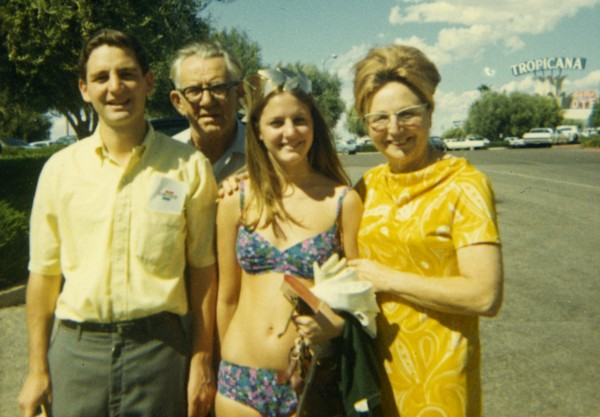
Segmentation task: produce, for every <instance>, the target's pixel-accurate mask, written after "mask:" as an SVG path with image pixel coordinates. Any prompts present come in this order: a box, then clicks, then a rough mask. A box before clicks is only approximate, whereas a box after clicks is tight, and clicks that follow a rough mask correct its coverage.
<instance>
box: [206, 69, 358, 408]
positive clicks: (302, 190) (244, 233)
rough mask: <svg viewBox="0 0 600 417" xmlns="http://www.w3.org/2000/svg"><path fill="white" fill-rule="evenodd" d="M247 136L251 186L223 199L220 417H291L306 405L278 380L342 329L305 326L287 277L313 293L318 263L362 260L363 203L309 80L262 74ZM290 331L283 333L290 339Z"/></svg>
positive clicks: (332, 323)
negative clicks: (301, 353)
mask: <svg viewBox="0 0 600 417" xmlns="http://www.w3.org/2000/svg"><path fill="white" fill-rule="evenodd" d="M251 80H252V82H251V83H250V85H252V87H253V90H252V91H250V92H249V93H247V96H249V97H251V98H252V103H251V105H250V106H249V108H248V127H247V129H246V147H247V151H246V152H247V156H246V158H247V168H248V180H247V181H244V182H242V183H241V184H240V187H239V191H237V192H235V193H234V194H233V195H228V196H225V197H224V199H223V200H222V201H221V202H220V203H219V208H218V214H217V241H218V260H219V297H218V305H217V326H218V331H219V338H220V341H221V358H222V361H221V364H220V367H219V374H218V393H217V397H216V401H215V411H216V415H217V416H218V417H223V416H237V417H245V416H248V417H258V416H265V417H285V416H291V415H293V414H294V411H295V409H296V406H297V402H298V398H297V395H296V393H295V392H294V390H293V389H292V387H291V386H290V385H289V384H286V383H285V382H281V381H280V379H278V374H281V371H285V370H286V369H287V368H288V364H289V354H290V349H291V348H292V347H293V346H294V344H295V341H296V339H297V338H298V337H302V338H304V339H305V341H307V342H308V343H309V344H319V343H322V342H325V341H327V340H330V339H332V338H334V337H336V336H338V335H339V334H340V333H341V332H342V329H343V323H344V322H343V319H342V318H341V317H340V316H337V315H335V314H333V313H331V315H330V317H332V318H331V319H330V320H329V321H324V322H323V321H321V320H315V319H313V318H312V317H310V316H297V317H295V318H294V325H292V326H287V328H286V323H287V322H288V319H289V317H290V311H291V308H292V306H291V304H290V302H289V301H288V300H287V299H286V297H285V296H284V293H283V292H282V290H281V286H282V283H283V276H284V274H290V275H294V276H297V277H299V278H301V279H303V281H305V282H306V283H307V285H309V286H310V285H312V284H311V282H312V279H313V262H315V261H316V262H317V263H319V264H322V263H323V262H324V261H326V260H327V259H328V258H329V257H330V256H331V255H332V254H334V253H338V254H340V256H345V257H347V258H354V257H356V256H357V254H358V252H357V246H356V233H357V229H358V226H359V222H360V219H361V216H362V203H361V201H360V198H359V197H358V195H357V193H356V192H355V191H354V190H352V189H351V188H350V187H349V180H348V177H347V176H346V174H345V173H344V172H343V169H342V167H341V164H340V162H339V160H338V157H337V154H336V151H335V148H334V145H333V139H332V134H331V132H330V131H329V129H328V128H327V125H326V124H325V121H324V119H323V117H322V115H321V113H320V112H319V110H318V109H317V107H316V106H315V103H314V101H313V98H312V97H311V95H310V84H309V82H308V80H307V79H306V78H305V76H304V75H303V74H301V73H299V74H296V73H292V72H290V71H287V70H279V69H278V70H262V71H259V75H258V76H255V77H252V78H251ZM284 330H285V331H284Z"/></svg>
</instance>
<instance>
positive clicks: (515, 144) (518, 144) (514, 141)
mask: <svg viewBox="0 0 600 417" xmlns="http://www.w3.org/2000/svg"><path fill="white" fill-rule="evenodd" d="M504 142H506V144H507V145H508V147H509V148H524V147H525V146H527V144H526V143H525V140H524V139H523V138H518V137H516V136H509V137H507V138H504Z"/></svg>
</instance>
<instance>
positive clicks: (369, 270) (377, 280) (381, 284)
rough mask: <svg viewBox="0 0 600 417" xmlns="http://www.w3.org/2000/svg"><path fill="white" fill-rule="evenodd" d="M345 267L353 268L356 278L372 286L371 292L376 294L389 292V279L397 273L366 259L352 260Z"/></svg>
mask: <svg viewBox="0 0 600 417" xmlns="http://www.w3.org/2000/svg"><path fill="white" fill-rule="evenodd" d="M347 265H348V266H349V267H351V268H354V269H355V270H356V272H357V274H358V277H359V278H360V279H362V280H365V281H369V282H370V283H371V284H373V290H374V291H375V292H376V293H378V292H389V288H390V287H389V281H390V277H391V276H392V275H393V274H395V273H398V271H396V270H395V269H393V268H390V267H389V266H386V265H383V264H380V263H379V262H375V261H370V260H368V259H352V260H350V261H348V263H347Z"/></svg>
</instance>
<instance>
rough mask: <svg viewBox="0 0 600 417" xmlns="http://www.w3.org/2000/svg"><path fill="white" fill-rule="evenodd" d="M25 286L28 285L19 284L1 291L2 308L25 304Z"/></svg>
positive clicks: (0, 305)
mask: <svg viewBox="0 0 600 417" xmlns="http://www.w3.org/2000/svg"><path fill="white" fill-rule="evenodd" d="M25 288H26V285H19V286H17V287H14V288H10V289H8V290H5V291H0V308H6V307H14V306H18V305H21V304H25Z"/></svg>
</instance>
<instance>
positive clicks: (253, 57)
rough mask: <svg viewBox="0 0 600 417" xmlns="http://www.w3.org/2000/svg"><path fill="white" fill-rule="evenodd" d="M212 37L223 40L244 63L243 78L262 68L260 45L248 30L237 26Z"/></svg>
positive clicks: (216, 33)
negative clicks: (253, 39)
mask: <svg viewBox="0 0 600 417" xmlns="http://www.w3.org/2000/svg"><path fill="white" fill-rule="evenodd" d="M211 38H212V39H216V40H218V41H219V42H221V43H222V44H223V45H225V47H227V49H229V51H230V52H231V53H232V54H233V55H235V56H236V57H237V59H238V60H239V61H240V63H241V64H242V78H245V77H246V76H247V75H250V74H255V73H256V72H257V71H258V70H259V69H261V68H262V57H261V50H260V46H259V45H258V43H257V42H254V41H252V40H250V38H249V37H248V34H247V33H246V32H243V31H239V30H238V29H235V28H234V29H231V30H229V31H225V30H221V31H218V32H215V33H213V34H212V35H211Z"/></svg>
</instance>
